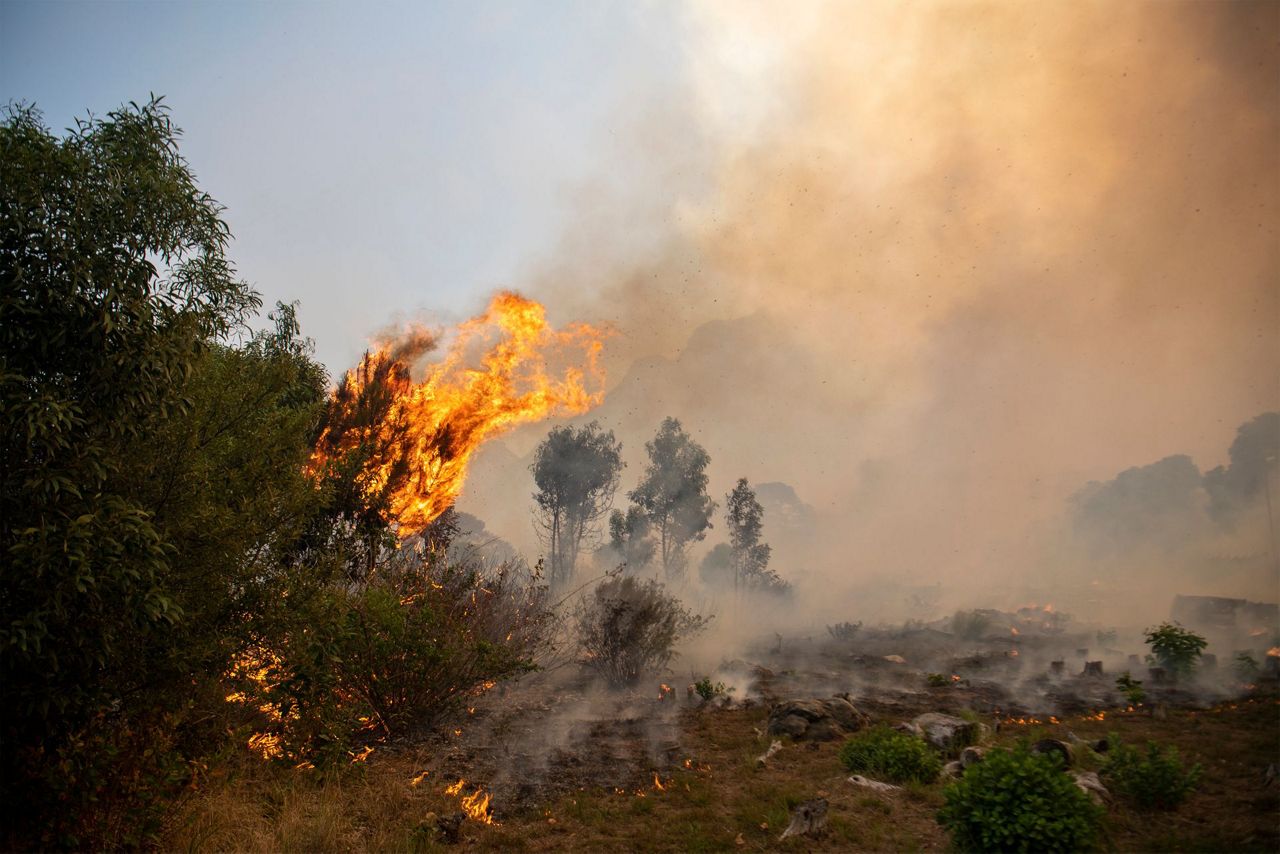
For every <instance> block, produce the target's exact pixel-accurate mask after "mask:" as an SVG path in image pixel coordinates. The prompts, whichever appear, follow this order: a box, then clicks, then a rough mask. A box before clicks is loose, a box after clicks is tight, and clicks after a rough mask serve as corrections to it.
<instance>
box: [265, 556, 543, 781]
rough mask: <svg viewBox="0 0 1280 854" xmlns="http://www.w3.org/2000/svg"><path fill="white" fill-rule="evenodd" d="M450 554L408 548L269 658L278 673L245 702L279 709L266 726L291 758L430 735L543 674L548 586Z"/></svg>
mask: <svg viewBox="0 0 1280 854" xmlns="http://www.w3.org/2000/svg"><path fill="white" fill-rule="evenodd" d="M444 553H445V550H444V549H440V550H439V551H425V550H415V549H412V548H406V549H403V550H402V551H401V552H400V553H398V554H397V555H396V556H395V557H394V558H392V559H390V560H388V561H386V562H384V563H383V564H380V565H379V566H378V569H377V572H375V573H374V575H373V576H372V577H371V578H370V579H369V580H368V581H367V582H366V583H364V584H361V585H359V586H358V587H357V588H355V589H351V588H348V587H347V586H346V585H334V586H332V587H329V588H328V589H326V590H324V591H321V592H319V593H316V594H313V595H312V597H311V599H310V601H309V602H308V603H306V604H305V605H303V604H302V603H298V604H297V606H296V607H295V608H294V610H295V616H294V618H293V625H292V626H291V627H290V630H289V631H288V632H287V633H284V635H283V637H282V638H281V640H280V642H279V643H278V644H277V645H275V646H274V647H269V648H264V649H262V650H260V651H259V652H258V655H257V657H256V660H257V661H259V662H265V663H266V664H267V668H266V671H267V672H266V673H265V674H264V675H265V678H261V679H259V680H257V684H256V686H246V688H247V691H246V703H247V704H248V705H251V706H254V707H260V706H261V705H266V706H267V707H268V708H269V709H270V710H271V712H270V714H269V715H268V716H267V718H266V720H264V721H263V722H262V723H263V724H264V726H265V730H266V731H267V732H268V733H270V734H271V735H274V736H276V737H277V738H278V739H279V755H280V757H281V758H284V759H288V760H290V761H294V762H297V761H300V760H307V761H311V762H313V763H315V764H317V765H320V764H322V763H330V762H332V761H333V760H334V759H336V758H341V757H342V756H344V755H345V752H346V750H347V749H348V748H349V747H350V746H352V744H353V743H354V741H355V740H357V739H358V738H359V737H360V736H361V735H362V734H364V737H365V738H381V737H383V736H388V735H401V734H404V733H405V732H407V731H410V730H412V729H413V728H415V727H419V726H427V725H430V724H431V723H433V722H435V721H438V720H439V719H440V718H441V717H442V716H444V715H446V714H448V713H449V712H451V711H453V710H455V709H457V708H458V707H459V706H461V705H462V704H463V703H464V702H465V701H466V699H467V698H468V697H471V696H474V694H475V692H476V691H478V690H481V689H483V688H484V687H485V686H486V685H488V684H491V683H493V682H496V681H500V680H503V679H507V678H510V677H513V676H517V675H519V674H522V673H526V672H528V671H530V670H532V669H533V668H534V667H535V664H534V661H535V659H536V657H537V656H538V654H539V652H540V651H541V650H542V649H543V646H544V644H545V643H546V642H547V639H548V613H547V610H546V608H545V602H544V595H545V588H544V587H541V586H526V585H524V584H522V583H520V582H519V580H518V578H517V577H516V574H514V573H512V572H510V571H508V569H509V568H507V567H505V566H503V567H498V568H496V569H494V570H483V569H482V568H481V567H478V566H469V565H457V564H449V563H446V562H445V561H444V560H443V555H444ZM255 687H256V691H255Z"/></svg>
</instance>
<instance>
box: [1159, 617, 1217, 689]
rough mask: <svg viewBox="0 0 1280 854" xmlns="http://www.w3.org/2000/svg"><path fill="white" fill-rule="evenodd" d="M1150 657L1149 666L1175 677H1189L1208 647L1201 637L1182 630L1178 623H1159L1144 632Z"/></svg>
mask: <svg viewBox="0 0 1280 854" xmlns="http://www.w3.org/2000/svg"><path fill="white" fill-rule="evenodd" d="M1146 637H1147V645H1148V646H1150V647H1151V655H1148V656H1147V661H1148V663H1150V664H1157V665H1159V666H1161V667H1163V668H1164V669H1165V670H1167V671H1169V673H1170V674H1171V675H1172V676H1174V677H1175V678H1176V677H1179V676H1190V675H1191V671H1192V670H1194V669H1195V666H1196V662H1197V661H1199V660H1200V653H1201V651H1202V650H1203V649H1204V648H1205V647H1206V646H1208V645H1209V642H1208V641H1206V640H1205V639H1204V638H1203V637H1201V636H1200V635H1198V634H1196V633H1195V632H1193V631H1189V630H1188V629H1184V628H1183V627H1182V626H1181V625H1180V624H1179V623H1161V624H1160V625H1158V626H1156V627H1155V628H1154V629H1147V631H1146Z"/></svg>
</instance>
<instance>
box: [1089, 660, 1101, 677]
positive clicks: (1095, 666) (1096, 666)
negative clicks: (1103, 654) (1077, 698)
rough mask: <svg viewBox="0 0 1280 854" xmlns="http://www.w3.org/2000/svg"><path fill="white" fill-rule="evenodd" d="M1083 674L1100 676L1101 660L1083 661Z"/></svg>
mask: <svg viewBox="0 0 1280 854" xmlns="http://www.w3.org/2000/svg"><path fill="white" fill-rule="evenodd" d="M1084 675H1085V676H1097V677H1101V676H1102V675H1103V674H1102V662H1101V661H1086V662H1085V663H1084Z"/></svg>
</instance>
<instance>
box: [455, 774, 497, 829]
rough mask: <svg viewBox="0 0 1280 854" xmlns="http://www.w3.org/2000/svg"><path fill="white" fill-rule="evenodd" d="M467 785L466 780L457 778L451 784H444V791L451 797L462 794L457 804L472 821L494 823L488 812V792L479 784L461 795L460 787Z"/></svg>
mask: <svg viewBox="0 0 1280 854" xmlns="http://www.w3.org/2000/svg"><path fill="white" fill-rule="evenodd" d="M465 785H467V781H466V780H459V781H458V782H456V783H454V784H453V785H452V786H446V787H445V789H444V793H445V794H446V795H450V796H452V797H459V796H460V795H461V796H462V797H461V798H460V799H459V801H458V804H459V805H460V806H461V807H462V811H463V812H464V813H466V815H467V818H469V819H471V820H472V821H478V822H480V823H481V824H494V823H495V822H494V820H493V816H492V815H490V813H489V808H490V806H489V793H488V792H486V791H485V790H484V789H482V788H480V787H479V786H477V787H476V790H475V791H474V792H472V793H471V794H469V795H462V787H463V786H465Z"/></svg>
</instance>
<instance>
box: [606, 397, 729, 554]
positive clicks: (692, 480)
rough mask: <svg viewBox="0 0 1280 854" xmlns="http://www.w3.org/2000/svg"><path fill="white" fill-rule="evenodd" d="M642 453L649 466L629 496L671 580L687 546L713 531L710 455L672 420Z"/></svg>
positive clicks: (660, 430) (664, 422)
mask: <svg viewBox="0 0 1280 854" xmlns="http://www.w3.org/2000/svg"><path fill="white" fill-rule="evenodd" d="M644 449H645V451H647V452H648V454H649V465H648V467H647V468H646V469H645V473H644V478H643V479H642V480H641V481H640V484H639V486H637V487H636V488H635V489H633V490H632V491H631V492H629V493H627V494H628V496H629V497H630V498H631V500H632V501H634V502H635V504H636V506H637V507H639V508H640V509H641V510H642V511H643V512H644V514H645V516H646V517H648V519H649V523H650V524H651V525H652V526H653V531H654V535H655V536H656V538H657V541H658V555H659V557H660V558H661V560H662V569H663V572H664V573H665V574H666V576H667V577H668V578H671V577H673V576H678V575H680V574H682V573H683V572H684V569H685V549H686V548H687V546H688V545H689V543H690V542H695V541H697V540H701V539H702V538H703V537H705V536H706V532H707V529H708V528H710V527H711V514H712V513H713V512H714V511H715V508H716V503H715V502H714V501H712V500H711V499H710V498H709V497H708V496H707V464H708V463H710V462H711V457H710V456H708V455H707V452H706V450H704V449H703V447H702V446H701V445H699V444H698V443H697V442H695V441H693V439H691V438H689V435H688V434H687V433H685V432H684V430H683V429H682V428H681V426H680V422H679V421H677V420H676V419H674V418H667V419H665V420H664V421H663V422H662V426H660V427H659V428H658V434H657V435H656V436H654V438H653V441H652V442H646V443H645V446H644Z"/></svg>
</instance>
